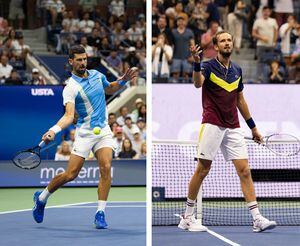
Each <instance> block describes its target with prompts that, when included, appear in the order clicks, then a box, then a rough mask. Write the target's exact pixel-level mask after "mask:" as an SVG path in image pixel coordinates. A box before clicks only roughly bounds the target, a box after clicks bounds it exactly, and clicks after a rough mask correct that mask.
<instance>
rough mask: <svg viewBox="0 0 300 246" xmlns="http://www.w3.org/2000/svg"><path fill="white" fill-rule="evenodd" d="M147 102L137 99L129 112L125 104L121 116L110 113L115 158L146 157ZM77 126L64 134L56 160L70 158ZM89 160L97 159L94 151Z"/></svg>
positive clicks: (109, 121)
mask: <svg viewBox="0 0 300 246" xmlns="http://www.w3.org/2000/svg"><path fill="white" fill-rule="evenodd" d="M146 112H147V111H146V104H145V102H144V101H143V100H142V99H141V98H137V99H136V100H135V108H134V110H132V112H131V113H129V111H128V108H127V107H126V106H123V107H121V108H120V110H119V116H118V117H117V114H115V113H109V115H108V124H109V126H110V128H111V131H112V133H113V139H114V141H115V149H114V154H113V158H115V159H145V158H146V154H147V147H146V128H147V126H146V120H147V116H146V115H147V113H146ZM75 132H76V131H75V127H74V126H72V127H70V129H68V131H66V133H65V134H64V135H63V141H62V142H61V144H60V146H58V148H57V152H56V155H55V160H56V161H66V160H68V159H69V157H70V154H71V150H72V147H73V143H74V140H75ZM88 160H95V156H94V155H93V153H92V152H91V153H90V156H89V157H88Z"/></svg>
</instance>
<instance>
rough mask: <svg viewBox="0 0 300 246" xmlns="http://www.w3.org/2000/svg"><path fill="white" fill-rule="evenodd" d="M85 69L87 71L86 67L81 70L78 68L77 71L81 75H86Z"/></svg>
mask: <svg viewBox="0 0 300 246" xmlns="http://www.w3.org/2000/svg"><path fill="white" fill-rule="evenodd" d="M85 71H86V68H82V69H80V70H79V69H78V70H76V73H77V74H79V75H84V73H85Z"/></svg>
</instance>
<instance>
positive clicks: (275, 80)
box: [269, 61, 285, 84]
mask: <svg viewBox="0 0 300 246" xmlns="http://www.w3.org/2000/svg"><path fill="white" fill-rule="evenodd" d="M270 69H271V72H270V73H269V83H270V84H282V83H285V79H284V74H283V73H282V72H281V71H280V70H279V62H278V61H272V62H271V64H270Z"/></svg>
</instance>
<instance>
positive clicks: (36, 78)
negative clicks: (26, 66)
mask: <svg viewBox="0 0 300 246" xmlns="http://www.w3.org/2000/svg"><path fill="white" fill-rule="evenodd" d="M29 83H30V84H31V85H45V84H46V82H45V80H44V78H43V77H42V76H41V75H40V74H39V70H38V69H37V68H33V69H32V73H31V80H30V81H29Z"/></svg>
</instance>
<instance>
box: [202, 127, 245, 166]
mask: <svg viewBox="0 0 300 246" xmlns="http://www.w3.org/2000/svg"><path fill="white" fill-rule="evenodd" d="M219 148H221V151H222V153H223V156H224V158H225V160H226V161H230V160H237V159H248V151H247V145H246V141H245V139H244V134H243V130H242V129H241V128H233V129H231V128H224V127H220V126H216V125H212V124H209V123H205V124H201V128H200V133H199V139H198V148H197V158H199V159H204V160H211V161H213V160H214V158H215V156H216V154H217V152H218V150H219Z"/></svg>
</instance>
